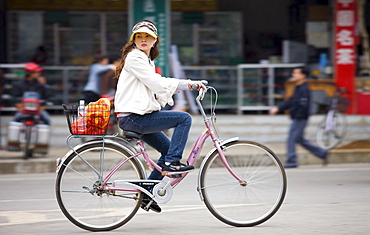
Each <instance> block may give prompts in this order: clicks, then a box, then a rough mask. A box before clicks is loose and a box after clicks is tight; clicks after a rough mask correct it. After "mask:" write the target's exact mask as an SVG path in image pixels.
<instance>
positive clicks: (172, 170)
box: [162, 161, 194, 175]
mask: <svg viewBox="0 0 370 235" xmlns="http://www.w3.org/2000/svg"><path fill="white" fill-rule="evenodd" d="M192 170H194V167H193V166H189V165H185V164H182V163H180V162H178V161H177V162H170V163H168V162H166V163H165V164H164V166H163V167H162V174H164V175H175V174H182V173H187V172H190V171H192Z"/></svg>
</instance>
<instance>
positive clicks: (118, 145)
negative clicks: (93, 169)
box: [55, 139, 147, 177]
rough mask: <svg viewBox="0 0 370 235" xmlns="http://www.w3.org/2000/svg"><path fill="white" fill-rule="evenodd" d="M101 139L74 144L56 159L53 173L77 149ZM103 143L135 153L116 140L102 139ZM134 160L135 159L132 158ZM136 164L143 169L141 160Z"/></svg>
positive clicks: (57, 170)
mask: <svg viewBox="0 0 370 235" xmlns="http://www.w3.org/2000/svg"><path fill="white" fill-rule="evenodd" d="M102 141H103V140H92V141H88V142H86V143H81V144H78V145H76V146H75V147H73V148H72V149H71V150H69V151H68V152H67V153H66V154H65V155H64V156H63V158H58V159H57V160H56V164H57V168H56V170H55V173H58V172H59V170H60V167H61V166H62V165H63V163H64V162H65V160H66V159H67V158H68V157H69V156H70V155H71V154H73V153H76V154H77V151H78V150H80V149H82V148H84V147H86V146H88V145H92V144H96V143H101V142H102ZM104 143H109V144H113V145H116V146H117V147H119V148H122V149H124V150H126V151H127V152H128V153H129V154H131V155H133V154H135V153H134V152H133V151H132V150H131V149H130V148H128V147H127V146H125V145H123V144H121V143H118V142H116V141H113V140H111V139H104ZM134 160H136V159H134ZM137 162H138V164H139V165H140V166H141V167H142V169H145V168H144V166H143V164H142V162H141V161H137ZM144 174H145V177H147V175H146V172H144Z"/></svg>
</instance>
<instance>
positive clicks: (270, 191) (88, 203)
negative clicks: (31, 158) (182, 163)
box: [55, 86, 287, 231]
mask: <svg viewBox="0 0 370 235" xmlns="http://www.w3.org/2000/svg"><path fill="white" fill-rule="evenodd" d="M207 90H209V91H211V92H208V93H211V94H213V93H214V94H215V95H214V99H213V101H212V98H211V103H213V105H211V110H210V111H211V112H210V114H209V115H208V116H209V117H208V116H207V115H206V112H205V110H204V109H203V106H202V104H201V100H203V97H204V95H205V91H204V90H200V91H199V95H198V96H197V98H196V101H197V104H198V107H199V110H200V111H201V114H202V116H203V118H204V124H205V126H206V129H205V130H204V132H202V133H201V134H200V136H199V137H198V139H197V141H196V142H195V144H194V147H193V148H192V151H191V153H190V155H189V157H188V164H190V165H193V164H194V163H195V161H196V159H197V157H198V156H199V155H200V152H201V149H202V147H203V144H204V142H205V140H206V139H207V138H208V137H211V138H210V139H211V140H212V142H213V145H214V148H213V149H212V150H211V151H210V152H209V153H208V154H207V155H206V156H205V157H204V159H203V160H202V162H201V165H200V167H199V176H198V187H197V190H198V192H199V196H200V199H201V200H202V201H204V203H205V205H206V207H207V208H208V210H209V211H210V212H211V213H212V214H213V215H214V216H215V217H216V218H217V219H219V220H220V221H222V222H224V223H226V224H229V225H231V226H237V227H250V226H255V225H258V224H261V223H263V222H265V221H267V220H268V219H270V218H271V217H272V216H273V215H274V214H275V213H276V212H277V211H278V210H279V208H280V207H281V205H282V203H283V201H284V198H285V194H286V190H287V179H286V174H285V171H284V168H283V166H282V164H281V162H280V161H279V159H278V158H277V157H276V155H275V154H274V153H273V152H272V151H271V150H270V149H268V148H267V147H265V146H263V145H261V144H259V143H255V142H252V141H242V140H239V138H238V137H235V138H231V139H227V140H225V141H221V140H220V138H219V137H218V134H217V133H216V129H215V123H214V120H215V113H214V111H215V107H216V103H217V91H216V90H215V89H214V88H213V87H210V86H208V87H207ZM124 134H125V138H122V137H119V136H118V135H105V136H96V137H97V138H96V139H94V140H91V141H89V142H86V143H83V144H79V145H77V146H75V147H71V146H70V140H71V139H72V138H79V137H81V136H78V135H70V136H69V137H68V138H67V145H68V146H69V147H70V148H71V150H70V151H69V152H68V153H67V154H66V155H65V156H64V157H63V158H62V159H57V173H58V174H57V178H56V185H55V189H56V197H57V200H58V204H59V206H60V208H61V210H62V212H63V213H64V215H65V216H66V217H67V218H68V219H69V220H70V221H71V222H72V223H74V224H75V225H77V226H78V227H81V228H83V229H86V230H90V231H109V230H113V229H116V228H118V227H120V226H122V225H124V224H126V223H127V222H128V221H129V220H130V219H132V218H133V216H134V215H135V214H136V212H137V211H138V209H139V208H140V206H141V201H142V199H143V196H144V194H146V195H148V196H149V197H150V198H151V199H152V201H151V202H150V203H149V204H147V208H144V209H148V206H150V204H151V203H152V202H153V201H155V202H157V203H159V204H163V203H166V202H168V201H169V200H170V199H171V197H172V195H173V188H175V186H176V185H177V184H178V183H180V182H181V181H182V179H184V177H186V175H187V174H189V173H186V174H182V175H177V176H176V175H175V176H173V175H172V176H171V175H167V176H166V177H164V179H163V180H147V175H148V172H147V169H146V168H145V167H144V164H143V163H144V162H145V163H146V165H147V166H148V169H153V168H156V169H157V170H159V171H161V167H160V166H158V165H157V164H156V163H155V162H154V161H153V160H152V159H151V158H150V157H149V156H148V153H147V152H146V150H145V146H144V143H143V142H142V141H141V140H140V134H138V133H132V132H126V133H124ZM90 137H91V136H90ZM140 155H141V156H142V158H143V159H144V161H141V160H140V158H139V156H140ZM190 174H191V173H190Z"/></svg>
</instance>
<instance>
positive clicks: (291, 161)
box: [286, 119, 327, 166]
mask: <svg viewBox="0 0 370 235" xmlns="http://www.w3.org/2000/svg"><path fill="white" fill-rule="evenodd" d="M306 125H307V120H304V119H300V120H296V119H293V120H292V124H291V126H290V130H289V137H288V143H287V144H288V146H287V147H288V152H287V161H286V165H287V166H297V165H298V163H297V153H296V144H300V145H302V147H304V148H305V149H307V150H308V151H309V152H311V153H312V154H314V155H315V156H317V157H318V158H321V159H323V158H324V157H325V155H326V154H327V150H326V149H322V148H320V147H318V146H316V145H314V144H312V143H311V142H310V141H308V140H306V139H305V138H304V129H305V128H306Z"/></svg>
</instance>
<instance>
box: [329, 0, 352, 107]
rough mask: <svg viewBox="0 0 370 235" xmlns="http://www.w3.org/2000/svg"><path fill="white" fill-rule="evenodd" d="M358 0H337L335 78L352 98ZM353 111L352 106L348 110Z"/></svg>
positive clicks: (338, 84) (338, 85)
mask: <svg viewBox="0 0 370 235" xmlns="http://www.w3.org/2000/svg"><path fill="white" fill-rule="evenodd" d="M355 27H356V0H336V1H335V31H334V32H335V52H334V55H335V58H334V60H335V80H336V85H337V87H340V88H345V89H346V90H348V91H349V93H348V94H347V95H346V96H347V98H349V99H350V100H352V98H353V97H354V96H353V93H354V83H355V81H354V77H355V70H356V51H355V39H356V37H355ZM352 103H353V102H352ZM348 112H349V113H352V112H353V108H352V106H351V107H350V108H349V110H348Z"/></svg>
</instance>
